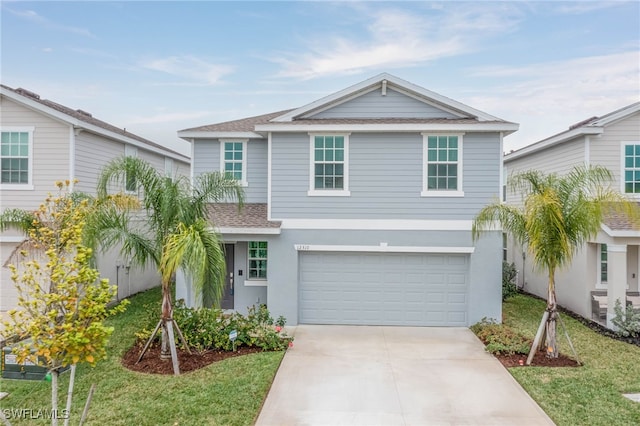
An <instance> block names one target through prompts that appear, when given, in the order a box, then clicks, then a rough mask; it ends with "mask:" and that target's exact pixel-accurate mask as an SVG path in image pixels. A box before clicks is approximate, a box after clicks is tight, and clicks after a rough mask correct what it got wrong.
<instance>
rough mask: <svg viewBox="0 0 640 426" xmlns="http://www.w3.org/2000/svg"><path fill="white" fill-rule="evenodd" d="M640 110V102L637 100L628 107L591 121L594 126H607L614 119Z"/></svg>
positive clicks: (625, 116)
mask: <svg viewBox="0 0 640 426" xmlns="http://www.w3.org/2000/svg"><path fill="white" fill-rule="evenodd" d="M639 111H640V102H636V103H634V104H631V105H629V106H627V107H624V108H622V109H619V110H617V111H614V112H612V113H610V114H607V115H605V116H604V117H602V118H600V119H598V120H596V121H594V122H593V123H591V125H592V126H607V125H609V124H611V123H613V122H614V121H618V120H621V119H624V118H627V117H628V116H630V115H632V114H635V113H637V112H639Z"/></svg>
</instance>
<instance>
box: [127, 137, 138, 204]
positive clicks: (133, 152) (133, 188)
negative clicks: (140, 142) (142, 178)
mask: <svg viewBox="0 0 640 426" xmlns="http://www.w3.org/2000/svg"><path fill="white" fill-rule="evenodd" d="M124 155H125V157H137V156H138V147H136V146H132V145H125V146H124ZM124 189H125V191H126V192H131V193H135V192H138V182H136V178H135V176H129V175H127V176H126V177H125V184H124Z"/></svg>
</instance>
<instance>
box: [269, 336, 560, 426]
mask: <svg viewBox="0 0 640 426" xmlns="http://www.w3.org/2000/svg"><path fill="white" fill-rule="evenodd" d="M294 334H295V341H294V347H293V348H290V349H289V350H288V351H287V353H286V355H285V357H284V360H283V361H282V365H281V366H280V369H279V370H278V373H277V375H276V378H275V381H274V382H273V385H272V387H271V390H270V391H269V394H268V396H267V400H266V401H265V404H264V407H263V408H262V411H261V413H260V415H259V417H258V420H257V423H256V424H257V425H278V426H280V425H491V426H497V425H518V426H524V425H553V422H552V421H551V420H550V419H549V417H547V415H546V414H545V413H544V412H543V411H542V410H541V409H540V407H538V405H537V404H536V403H535V402H534V401H533V400H532V399H531V397H530V396H529V395H528V394H527V393H526V392H525V391H524V390H523V389H522V388H521V387H520V385H519V384H518V383H517V382H516V381H515V380H514V379H513V378H512V377H511V375H510V374H509V372H508V371H507V370H506V369H504V367H503V366H502V365H501V364H500V362H499V361H498V360H496V359H495V358H493V357H492V356H491V355H489V354H487V353H486V352H485V351H484V348H483V346H482V344H481V343H480V341H479V340H478V339H477V338H476V337H475V336H474V335H473V333H471V331H469V330H468V329H466V328H434V327H367V326H361V327H358V326H321V325H317V326H312V325H301V326H298V327H297V328H296V329H295V333H294Z"/></svg>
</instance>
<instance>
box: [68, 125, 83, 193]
mask: <svg viewBox="0 0 640 426" xmlns="http://www.w3.org/2000/svg"><path fill="white" fill-rule="evenodd" d="M81 131H82V129H76V128H75V127H73V125H71V126H69V191H71V192H73V187H74V182H73V180H74V179H75V177H76V136H77V135H78V134H80V132H81Z"/></svg>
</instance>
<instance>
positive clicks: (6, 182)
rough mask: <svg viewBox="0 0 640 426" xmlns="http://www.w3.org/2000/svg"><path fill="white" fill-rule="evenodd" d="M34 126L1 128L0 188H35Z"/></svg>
mask: <svg viewBox="0 0 640 426" xmlns="http://www.w3.org/2000/svg"><path fill="white" fill-rule="evenodd" d="M33 132H34V127H3V128H2V129H0V189H6V190H32V189H33Z"/></svg>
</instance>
